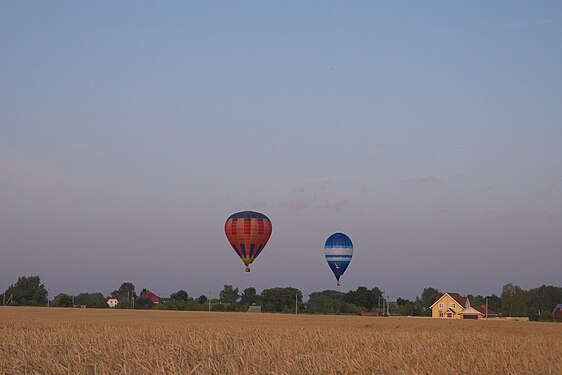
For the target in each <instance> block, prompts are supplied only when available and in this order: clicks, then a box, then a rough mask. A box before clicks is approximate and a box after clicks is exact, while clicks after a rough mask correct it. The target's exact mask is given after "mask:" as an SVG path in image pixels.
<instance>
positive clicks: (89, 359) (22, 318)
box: [0, 307, 562, 375]
mask: <svg viewBox="0 0 562 375" xmlns="http://www.w3.org/2000/svg"><path fill="white" fill-rule="evenodd" d="M0 332H2V340H1V341H0V373H2V374H451V373H452V372H455V373H457V372H468V371H470V372H473V373H476V374H482V373H485V374H556V375H559V374H562V372H561V364H562V324H556V323H535V322H505V321H450V320H447V321H444V320H435V319H428V318H407V317H402V318H376V317H358V316H319V315H316V316H315V315H298V316H295V315H277V314H247V313H213V312H211V313H206V312H177V311H139V310H136V311H132V310H109V309H102V310H97V309H56V308H49V309H47V308H18V307H0Z"/></svg>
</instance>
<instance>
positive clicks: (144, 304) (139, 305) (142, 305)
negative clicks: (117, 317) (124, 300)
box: [135, 297, 154, 309]
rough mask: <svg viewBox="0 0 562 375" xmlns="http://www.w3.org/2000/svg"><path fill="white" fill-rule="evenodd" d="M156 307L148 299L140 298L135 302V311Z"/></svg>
mask: <svg viewBox="0 0 562 375" xmlns="http://www.w3.org/2000/svg"><path fill="white" fill-rule="evenodd" d="M153 307H154V302H152V300H151V299H150V298H148V297H139V298H137V299H136V301H135V309H151V308H153Z"/></svg>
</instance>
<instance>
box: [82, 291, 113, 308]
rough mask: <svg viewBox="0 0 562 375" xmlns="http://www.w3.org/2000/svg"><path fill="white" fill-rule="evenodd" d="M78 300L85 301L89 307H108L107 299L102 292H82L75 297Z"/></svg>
mask: <svg viewBox="0 0 562 375" xmlns="http://www.w3.org/2000/svg"><path fill="white" fill-rule="evenodd" d="M75 299H76V300H79V301H82V302H84V304H85V305H86V306H88V307H94V308H98V309H103V308H106V307H108V306H107V300H106V298H105V297H104V295H103V294H102V293H99V292H97V293H80V294H78V295H77V296H76V297H75Z"/></svg>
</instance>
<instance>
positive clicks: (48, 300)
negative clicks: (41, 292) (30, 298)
mask: <svg viewBox="0 0 562 375" xmlns="http://www.w3.org/2000/svg"><path fill="white" fill-rule="evenodd" d="M50 290H51V289H47V307H49V291H50Z"/></svg>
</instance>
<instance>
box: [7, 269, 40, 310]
mask: <svg viewBox="0 0 562 375" xmlns="http://www.w3.org/2000/svg"><path fill="white" fill-rule="evenodd" d="M4 294H5V295H6V296H8V297H9V296H10V295H11V296H13V297H12V304H14V305H19V306H44V305H46V304H47V289H45V285H44V284H42V283H41V280H40V279H39V276H20V277H18V281H17V282H16V283H15V284H12V285H10V286H9V287H8V289H6V291H5V292H4Z"/></svg>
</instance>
